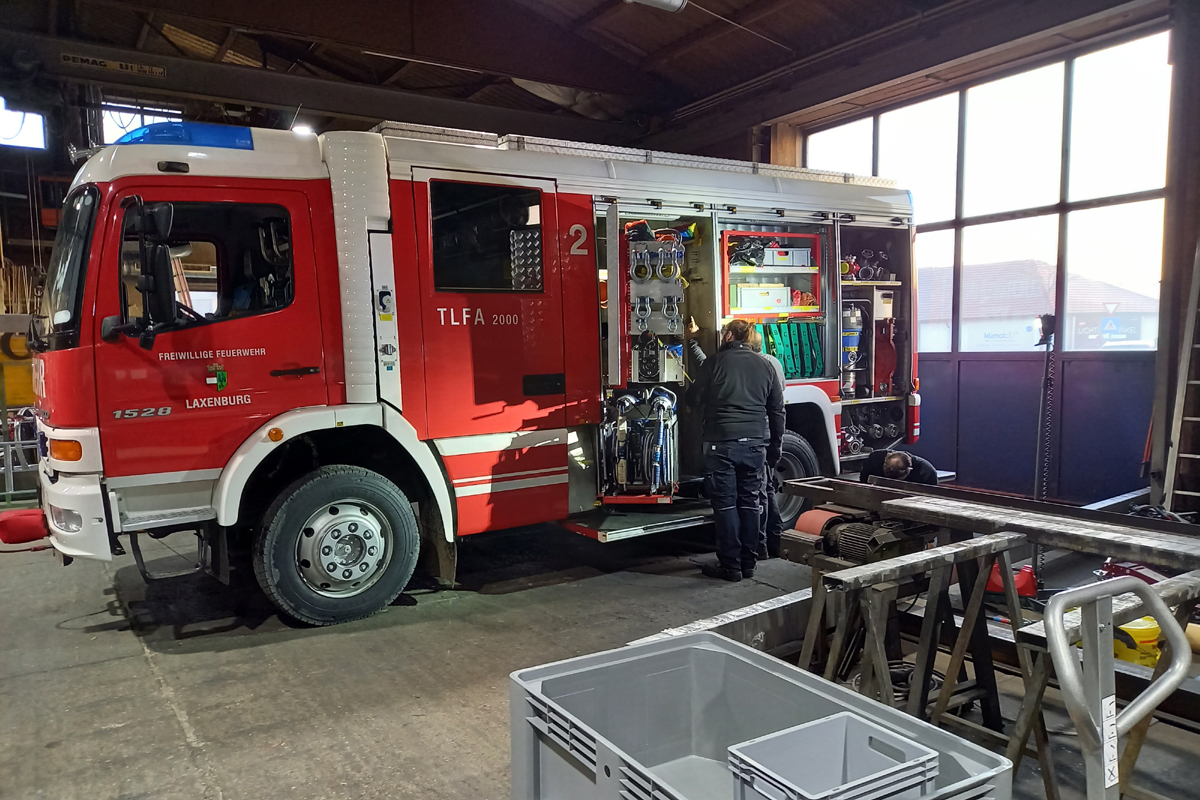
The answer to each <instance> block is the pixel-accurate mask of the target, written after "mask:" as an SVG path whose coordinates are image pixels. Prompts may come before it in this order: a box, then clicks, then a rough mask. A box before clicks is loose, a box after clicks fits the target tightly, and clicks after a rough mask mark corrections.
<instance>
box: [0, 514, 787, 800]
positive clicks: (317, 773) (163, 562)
mask: <svg viewBox="0 0 1200 800" xmlns="http://www.w3.org/2000/svg"><path fill="white" fill-rule="evenodd" d="M189 539H191V537H190V535H188V534H175V535H173V536H171V537H169V538H168V539H166V540H164V541H163V543H154V542H147V545H146V555H147V559H148V560H150V561H152V562H155V563H152V564H151V567H152V568H155V569H168V568H171V566H172V561H175V562H176V563H177V564H181V562H179V560H178V559H176V558H175V557H174V556H172V554H171V551H170V550H169V549H167V547H166V546H165V545H169V546H170V547H172V548H175V549H177V550H180V551H185V552H186V551H188V550H189V549H190V550H194V547H193V546H192V542H191V541H189ZM711 559H712V555H711V552H710V547H709V546H708V545H707V544H706V543H705V538H704V537H703V536H700V537H698V538H697V537H691V538H687V537H683V538H680V537H674V538H673V537H670V536H669V535H661V536H658V537H647V538H644V539H637V540H630V541H626V542H618V543H614V544H608V545H602V544H599V543H596V542H593V541H591V540H589V539H585V538H583V537H581V536H578V535H577V534H573V533H568V532H565V531H561V530H558V529H554V528H544V529H536V530H527V531H522V532H512V533H501V534H491V535H485V536H481V537H477V538H475V539H473V540H467V541H466V542H464V544H463V546H462V550H461V556H460V580H461V581H462V583H463V584H464V588H463V589H462V590H460V591H448V592H426V593H422V592H420V591H417V592H413V593H411V594H405V595H402V596H401V597H400V598H399V599H398V600H397V602H396V604H395V606H394V607H392V608H390V609H388V610H387V611H386V612H384V613H383V614H380V615H378V616H376V617H373V618H371V619H369V620H363V621H360V622H356V623H351V624H348V625H341V626H336V627H333V628H324V629H306V628H298V627H295V626H293V625H290V624H288V623H287V622H286V621H285V620H281V619H280V618H279V617H278V616H277V615H276V614H275V613H274V610H273V608H272V606H270V604H269V603H268V602H267V600H266V599H265V598H264V597H263V595H262V593H261V592H260V591H259V590H258V587H257V585H256V584H254V583H253V577H251V578H250V579H249V580H250V583H249V585H246V584H245V583H243V584H242V585H240V586H238V587H237V588H236V589H233V590H230V589H227V588H226V587H223V586H221V585H220V584H218V583H216V582H215V581H213V580H212V579H211V578H207V577H204V576H187V577H183V578H175V579H170V580H168V581H165V582H162V583H158V584H155V585H152V586H147V585H146V584H145V583H143V582H142V579H141V577H140V576H139V575H138V573H137V570H136V568H135V567H134V566H133V563H132V560H131V559H130V558H129V557H122V558H119V559H117V560H116V561H114V562H112V563H111V564H101V563H98V562H81V561H76V562H75V563H74V564H72V565H71V566H70V567H68V568H62V567H59V566H58V565H57V564H56V562H55V561H54V559H53V557H52V555H51V554H50V553H49V552H38V553H19V554H0V798H4V800H9V798H14V799H15V798H34V797H39V798H55V800H70V799H71V798H81V800H82V799H86V800H105V799H106V798H122V800H127V799H131V798H142V797H146V798H156V800H169V799H172V798H187V799H188V800H195V799H196V798H206V799H210V798H223V799H224V800H234V799H235V798H255V800H261V799H262V798H276V797H284V796H286V797H289V798H295V799H296V800H302V799H303V798H384V797H387V798H397V797H422V798H432V797H438V798H447V799H449V798H471V800H484V799H485V798H506V797H508V793H509V785H508V763H509V751H508V726H509V719H508V674H509V673H510V672H512V671H513V670H516V669H520V668H523V667H528V666H533V665H536V664H542V663H546V662H549V661H555V660H559V659H563V658H570V657H572V656H575V655H579V654H583V653H590V652H595V651H599V650H605V649H609V648H612V647H618V646H621V645H623V644H625V643H627V642H629V641H630V640H632V639H636V638H639V637H642V636H646V635H649V634H652V633H656V632H658V631H660V630H662V629H663V628H667V627H671V626H675V625H680V624H682V623H685V622H690V621H692V620H695V619H698V618H701V617H706V616H710V615H713V614H716V613H720V612H723V611H728V610H732V609H734V608H739V607H741V606H744V605H748V604H750V603H754V602H758V601H760V600H765V599H767V598H769V597H774V596H776V595H778V594H780V593H781V592H783V591H794V590H796V589H799V588H802V587H803V586H805V585H807V583H808V571H807V570H806V569H805V568H803V567H799V566H796V565H794V564H789V563H785V562H781V561H778V560H776V561H771V562H767V563H765V564H763V565H761V567H760V570H759V574H758V575H757V576H756V577H755V579H754V580H752V581H742V582H741V583H738V584H727V583H724V582H716V581H713V580H710V579H707V578H704V577H702V576H701V575H700V574H699V570H698V566H699V564H701V563H705V562H707V561H709V560H711Z"/></svg>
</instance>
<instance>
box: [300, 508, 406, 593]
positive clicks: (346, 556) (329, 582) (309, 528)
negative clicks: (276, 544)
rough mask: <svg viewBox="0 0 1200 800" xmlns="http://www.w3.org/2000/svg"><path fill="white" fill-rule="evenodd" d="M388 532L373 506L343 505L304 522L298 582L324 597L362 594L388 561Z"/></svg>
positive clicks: (318, 513)
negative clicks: (303, 583) (300, 579)
mask: <svg viewBox="0 0 1200 800" xmlns="http://www.w3.org/2000/svg"><path fill="white" fill-rule="evenodd" d="M390 541H391V528H390V527H389V526H388V523H387V520H386V518H385V517H384V516H383V515H382V514H381V513H380V512H379V511H378V509H376V508H375V507H374V506H371V505H369V504H366V503H363V502H362V501H359V500H344V501H341V502H338V503H332V504H330V505H326V506H323V507H322V508H320V509H319V510H317V511H316V512H315V513H313V515H312V516H310V517H309V518H308V521H307V522H306V523H305V525H304V528H303V529H302V531H301V534H300V539H299V542H298V545H297V548H296V563H297V567H298V569H299V571H300V575H301V577H303V578H304V581H305V583H307V584H308V585H309V586H310V587H311V588H312V589H314V590H315V591H317V592H319V593H320V594H324V595H327V596H336V597H347V596H352V595H355V594H359V593H360V592H363V591H366V589H367V588H368V587H370V585H371V584H373V583H374V582H375V581H376V580H377V579H378V578H379V576H380V575H381V574H382V573H383V570H384V568H386V567H387V563H388V561H389V560H390V558H391V548H390V547H389V543H390Z"/></svg>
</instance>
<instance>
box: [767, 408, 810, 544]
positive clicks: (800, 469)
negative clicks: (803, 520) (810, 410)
mask: <svg viewBox="0 0 1200 800" xmlns="http://www.w3.org/2000/svg"><path fill="white" fill-rule="evenodd" d="M782 444H783V449H782V452H781V455H780V458H779V464H777V465H776V467H775V472H776V474H777V475H778V476H779V480H780V482H781V484H782V482H783V481H791V480H796V479H798V478H815V477H817V476H818V475H820V474H821V465H820V463H819V462H818V461H817V453H816V451H815V450H813V448H812V445H811V444H809V443H808V440H806V439H805V438H804V437H803V436H799V435H797V434H795V433H792V432H791V431H784V433H783V442H782ZM775 501H776V502H777V503H778V504H779V520H780V522H782V523H783V529H784V530H785V531H790V530H792V529H793V528H795V527H796V520H798V519H799V518H800V514H801V513H802V512H804V511H806V510H807V508H808V506H809V502H808V500H806V499H805V498H803V497H800V496H799V495H794V494H786V493H784V492H777V493H776V494H775Z"/></svg>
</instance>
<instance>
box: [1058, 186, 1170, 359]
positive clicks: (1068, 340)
mask: <svg viewBox="0 0 1200 800" xmlns="http://www.w3.org/2000/svg"><path fill="white" fill-rule="evenodd" d="M1162 236H1163V201H1162V200H1146V201H1143V202H1141V203H1124V204H1122V205H1116V206H1105V207H1102V208H1090V209H1085V210H1082V211H1072V212H1071V213H1070V214H1068V215H1067V303H1066V310H1067V313H1066V319H1065V320H1064V323H1065V324H1063V325H1059V326H1058V329H1059V331H1060V335H1061V336H1062V337H1064V338H1063V343H1064V344H1065V345H1066V347H1067V349H1068V350H1153V349H1155V348H1156V347H1157V345H1158V281H1159V278H1160V277H1161V275H1162Z"/></svg>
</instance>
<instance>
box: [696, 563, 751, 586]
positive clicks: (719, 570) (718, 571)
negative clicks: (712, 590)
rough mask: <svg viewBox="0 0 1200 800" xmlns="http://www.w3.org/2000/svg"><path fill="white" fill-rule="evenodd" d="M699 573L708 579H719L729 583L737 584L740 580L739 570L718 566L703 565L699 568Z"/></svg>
mask: <svg viewBox="0 0 1200 800" xmlns="http://www.w3.org/2000/svg"><path fill="white" fill-rule="evenodd" d="M700 571H701V572H703V573H704V574H705V575H707V576H708V577H710V578H720V579H721V580H726V581H730V582H731V583H737V582H738V581H740V580H741V579H742V572H741V570H738V569H732V568H730V567H722V566H721V565H720V564H705V565H704V566H702V567H700Z"/></svg>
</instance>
